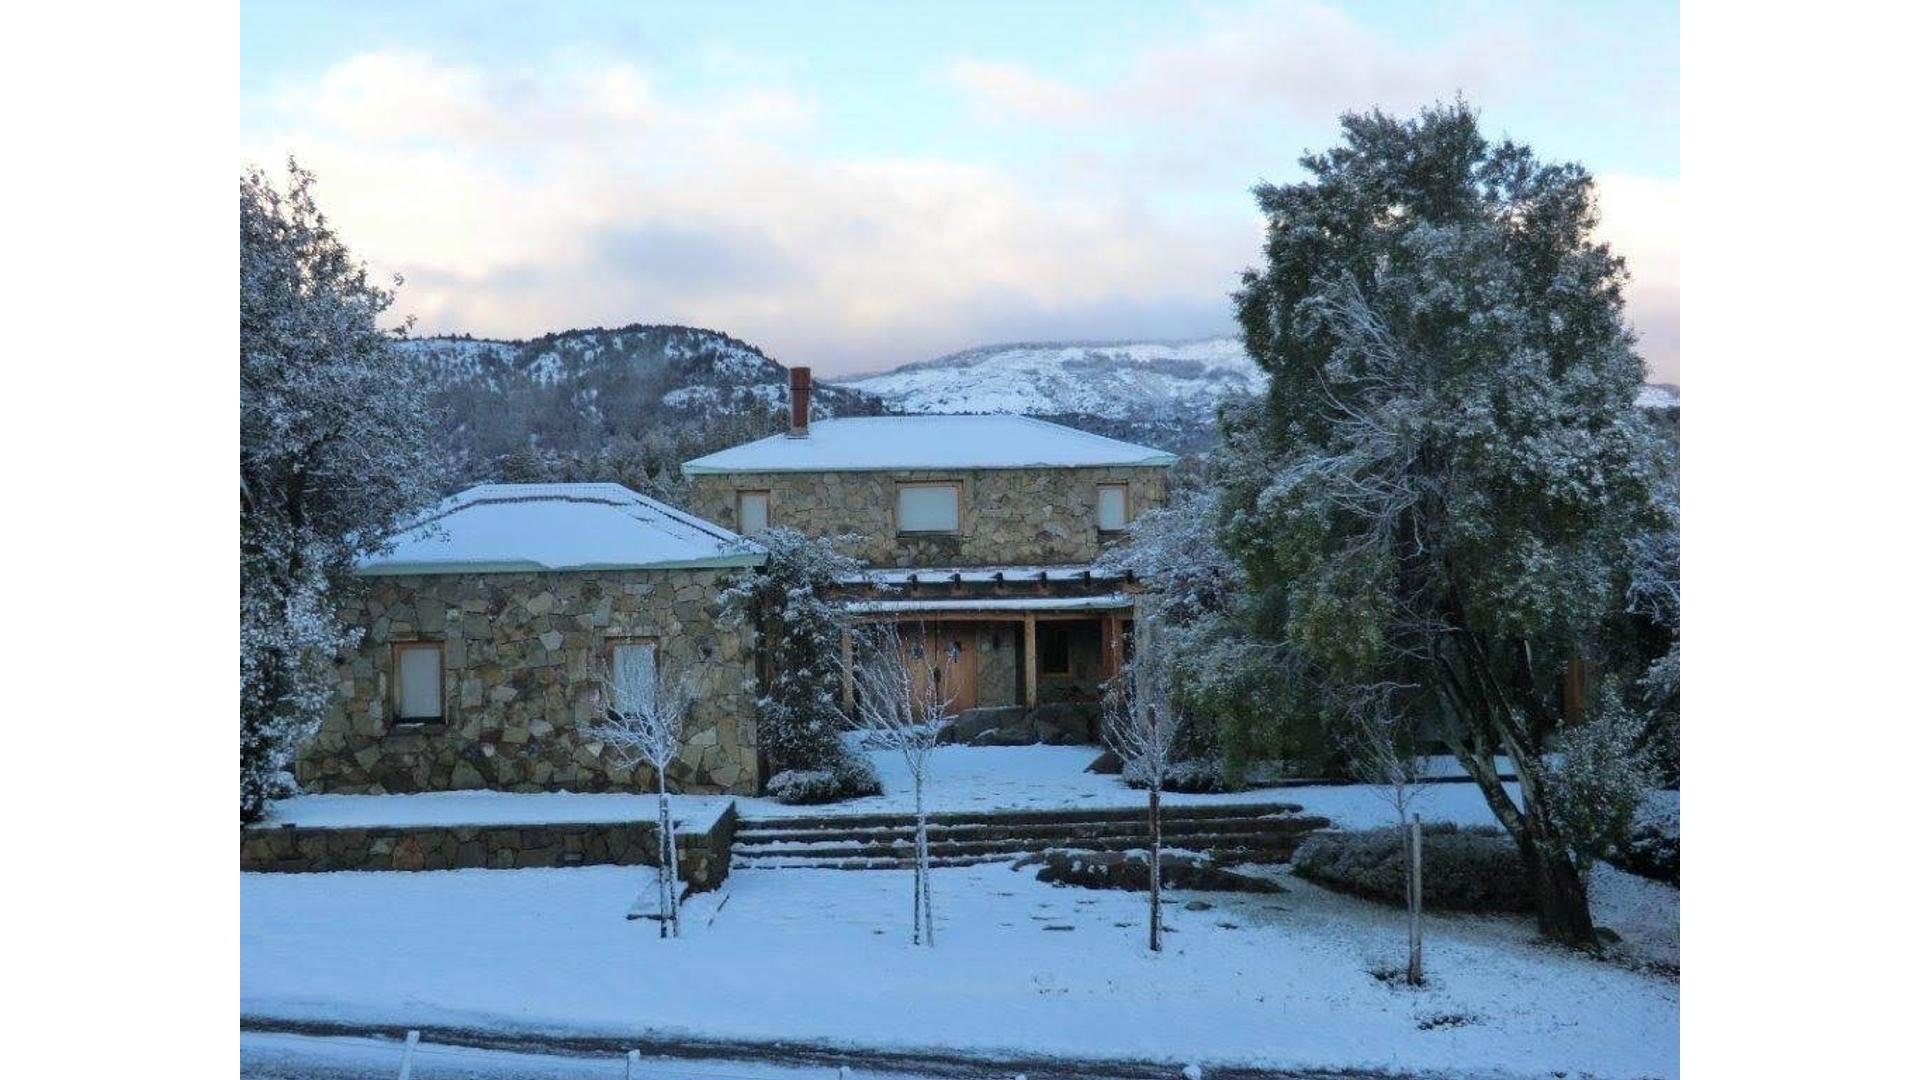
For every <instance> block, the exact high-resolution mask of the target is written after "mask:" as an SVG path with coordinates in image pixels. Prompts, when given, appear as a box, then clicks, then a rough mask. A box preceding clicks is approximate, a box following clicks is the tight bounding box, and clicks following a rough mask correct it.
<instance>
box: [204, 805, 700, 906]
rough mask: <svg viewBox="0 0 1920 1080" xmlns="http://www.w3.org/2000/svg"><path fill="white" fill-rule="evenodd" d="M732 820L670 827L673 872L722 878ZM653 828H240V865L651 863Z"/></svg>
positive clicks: (298, 868) (691, 880)
mask: <svg viewBox="0 0 1920 1080" xmlns="http://www.w3.org/2000/svg"><path fill="white" fill-rule="evenodd" d="M736 821H737V817H736V815H735V814H734V810H733V808H732V807H731V806H730V807H728V808H727V809H726V810H725V811H724V812H722V813H721V815H720V817H719V819H718V820H717V821H716V822H715V823H714V825H713V827H712V829H711V830H710V831H705V832H699V831H692V830H688V829H685V828H680V829H676V830H674V831H675V835H676V836H677V837H678V839H679V855H680V878H681V880H682V881H685V882H686V883H687V884H688V885H689V886H691V887H692V888H694V889H696V890H699V889H711V888H714V887H715V886H717V885H719V884H720V882H721V881H723V880H725V879H726V876H727V870H728V867H729V865H730V860H731V857H732V850H733V831H734V827H735V824H736ZM659 833H660V830H659V828H658V827H657V825H656V823H655V822H652V821H611V822H595V823H578V822H568V823H565V824H549V825H421V826H393V827H373V828H298V827H295V828H278V827H273V826H255V827H251V828H243V829H241V830H240V869H241V870H245V871H277V872H312V871H324V870H461V869H467V868H472V867H480V868H487V869H494V870H507V869H517V868H525V867H556V866H601V865H615V866H658V865H660V842H659Z"/></svg>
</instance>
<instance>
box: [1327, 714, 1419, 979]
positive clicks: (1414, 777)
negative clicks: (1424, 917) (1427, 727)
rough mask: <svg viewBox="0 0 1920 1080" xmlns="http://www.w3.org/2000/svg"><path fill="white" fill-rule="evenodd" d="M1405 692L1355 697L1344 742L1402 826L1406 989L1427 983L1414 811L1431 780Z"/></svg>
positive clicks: (1355, 765) (1361, 772)
mask: <svg viewBox="0 0 1920 1080" xmlns="http://www.w3.org/2000/svg"><path fill="white" fill-rule="evenodd" d="M1406 689H1407V688H1406V687H1402V686H1395V685H1380V686H1373V687H1368V688H1366V689H1365V690H1363V691H1361V692H1358V693H1356V694H1355V695H1354V696H1353V697H1352V699H1351V700H1349V702H1348V703H1347V708H1346V710H1345V711H1346V716H1345V718H1344V719H1345V722H1344V724H1343V725H1342V730H1341V742H1342V743H1343V744H1344V745H1345V747H1346V750H1347V756H1348V757H1349V758H1350V759H1351V761H1352V763H1353V768H1354V771H1355V772H1356V773H1357V774H1358V775H1359V777H1360V779H1362V780H1365V781H1366V782H1367V783H1369V784H1371V785H1373V789H1374V790H1375V791H1376V792H1378V793H1379V795H1380V797H1381V798H1383V799H1385V800H1386V801H1387V803H1388V804H1389V805H1391V806H1392V807H1393V814H1394V819H1395V820H1396V821H1397V822H1398V823H1399V832H1400V856H1401V858H1400V863H1401V867H1402V874H1401V889H1402V892H1403V894H1404V895H1405V897H1406V903H1407V984H1408V985H1409V986H1421V985H1423V984H1425V982H1426V971H1425V969H1424V964H1423V961H1422V957H1421V925H1420V923H1421V918H1420V916H1421V908H1422V896H1421V889H1422V883H1421V876H1422V875H1421V871H1422V870H1423V869H1424V867H1423V866H1422V865H1421V862H1422V858H1423V852H1422V850H1421V849H1422V847H1423V844H1422V843H1421V840H1422V838H1421V835H1420V815H1419V814H1416V813H1414V812H1413V807H1414V804H1415V803H1416V802H1417V801H1418V800H1419V798H1420V796H1421V794H1422V793H1423V792H1424V791H1425V790H1426V786H1427V782H1428V781H1429V780H1430V779H1431V777H1430V776H1429V775H1428V772H1427V759H1426V757H1425V755H1423V754H1422V753H1421V752H1420V725H1419V721H1418V719H1417V718H1416V717H1415V716H1414V715H1413V714H1411V713H1410V712H1408V711H1407V710H1405V709H1403V708H1400V707H1399V705H1398V701H1397V697H1398V695H1399V693H1400V692H1401V691H1404V690H1406Z"/></svg>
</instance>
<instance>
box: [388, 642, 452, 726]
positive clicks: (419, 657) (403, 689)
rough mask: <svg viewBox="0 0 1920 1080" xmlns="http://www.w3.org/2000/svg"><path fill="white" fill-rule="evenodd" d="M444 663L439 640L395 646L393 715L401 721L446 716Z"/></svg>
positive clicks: (417, 720)
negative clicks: (442, 694)
mask: <svg viewBox="0 0 1920 1080" xmlns="http://www.w3.org/2000/svg"><path fill="white" fill-rule="evenodd" d="M443 671H444V665H443V663H442V656H441V652H440V643H439V642H437V641H414V642H407V643H405V644H401V645H395V646H394V648H393V715H394V719H395V720H397V721H398V722H400V723H402V724H422V723H431V722H435V721H439V720H441V719H444V717H445V710H444V708H443V706H442V701H441V682H442V672H443Z"/></svg>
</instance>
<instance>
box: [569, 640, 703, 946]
mask: <svg viewBox="0 0 1920 1080" xmlns="http://www.w3.org/2000/svg"><path fill="white" fill-rule="evenodd" d="M661 667H662V665H661V664H660V661H659V656H658V653H657V651H656V650H654V649H647V648H628V649H615V650H613V655H612V657H611V658H610V659H608V660H605V661H601V662H599V663H596V664H595V666H594V671H593V679H594V682H595V684H596V686H597V688H598V697H599V705H600V707H601V711H600V716H599V719H597V720H594V721H593V722H591V723H589V724H588V725H587V726H586V735H587V737H588V738H590V739H594V740H597V741H599V742H602V743H605V744H606V748H607V749H608V750H609V751H611V752H612V753H613V755H614V759H615V760H616V761H618V762H619V763H620V764H621V765H622V766H623V767H625V768H629V769H635V768H637V767H638V766H640V765H646V766H647V767H648V768H650V769H651V770H653V775H654V780H655V787H656V788H657V789H658V790H659V793H660V814H659V818H660V825H659V828H660V874H659V878H660V936H661V937H679V936H680V884H679V883H680V844H679V841H678V839H677V838H676V837H675V835H674V831H673V802H672V796H671V795H670V794H669V793H668V791H667V767H668V766H670V765H672V764H673V761H674V759H675V758H676V757H678V756H679V755H680V742H681V739H682V738H683V737H684V735H685V733H686V724H687V713H688V711H689V710H690V709H691V708H692V707H693V696H694V695H693V680H692V679H691V678H689V677H688V675H687V674H686V673H685V672H680V673H677V674H675V673H670V672H667V671H663V670H661Z"/></svg>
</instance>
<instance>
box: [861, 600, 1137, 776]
mask: <svg viewBox="0 0 1920 1080" xmlns="http://www.w3.org/2000/svg"><path fill="white" fill-rule="evenodd" d="M848 609H849V611H850V613H851V614H852V615H853V618H854V621H855V622H856V623H860V622H890V623H893V624H894V625H895V626H896V628H897V630H898V633H899V636H900V640H901V642H902V645H903V647H904V648H907V649H911V650H914V651H915V654H916V655H926V654H929V653H931V654H934V655H939V656H942V657H945V658H948V659H947V660H946V661H945V662H943V663H942V664H940V665H938V666H935V667H934V668H933V669H932V673H931V674H932V677H933V678H934V679H935V680H936V681H937V682H938V683H939V684H940V692H941V694H942V696H943V697H944V698H945V699H946V700H947V701H948V706H947V710H948V712H949V713H950V714H951V715H953V716H954V717H955V723H954V726H953V728H952V732H953V735H952V737H953V738H954V739H955V741H959V742H965V743H971V744H973V745H979V746H1006V745H1030V744H1033V743H1036V742H1040V743H1047V744H1050V745H1062V744H1073V743H1091V742H1098V741H1099V709H1100V701H1101V698H1102V696H1103V694H1104V693H1105V687H1106V683H1107V681H1108V680H1109V679H1111V678H1112V677H1113V676H1114V675H1115V673H1117V672H1118V671H1119V670H1120V667H1121V666H1122V664H1124V662H1125V658H1126V655H1127V647H1128V642H1129V640H1130V638H1131V634H1132V626H1133V598H1132V597H1131V596H1129V595H1127V594H1124V593H1114V594H1107V595H1102V596H1091V597H1074V598H1063V597H1048V598H1027V599H1008V598H998V599H978V600H954V599H938V600H918V601H915V600H867V601H853V602H851V603H849V604H848ZM843 648H845V649H847V650H849V652H850V651H851V650H852V648H853V637H852V634H849V635H848V636H847V638H846V640H845V643H844V645H843ZM841 693H842V695H843V700H844V701H845V703H846V704H848V705H849V706H850V705H851V704H852V693H853V689H852V687H851V686H843V687H842V688H841Z"/></svg>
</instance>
